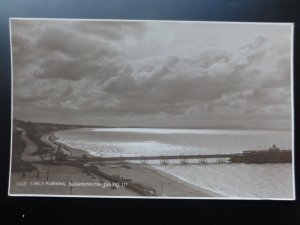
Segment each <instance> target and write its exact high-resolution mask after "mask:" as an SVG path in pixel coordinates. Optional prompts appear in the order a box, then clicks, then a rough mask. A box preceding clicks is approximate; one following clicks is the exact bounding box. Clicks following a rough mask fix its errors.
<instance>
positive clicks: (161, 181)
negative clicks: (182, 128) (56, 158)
mask: <svg viewBox="0 0 300 225" xmlns="http://www.w3.org/2000/svg"><path fill="white" fill-rule="evenodd" d="M50 135H52V136H54V137H55V138H57V137H56V136H55V134H54V133H52V134H50ZM51 139H52V138H50V137H49V138H48V140H51ZM62 145H63V146H64V148H65V150H67V151H68V152H69V153H70V156H73V157H74V156H75V157H80V156H82V155H86V156H87V157H96V156H94V155H92V154H90V153H89V152H88V151H86V150H83V149H78V148H74V147H70V146H68V145H66V144H62ZM122 165H123V164H119V163H108V164H107V166H105V167H106V168H104V167H103V166H98V170H100V171H101V172H104V173H107V174H109V175H114V173H115V170H114V169H112V168H111V167H120V168H121V167H122ZM127 165H128V166H130V167H131V168H132V169H131V170H130V172H129V170H127V173H125V174H123V175H124V177H123V178H125V179H131V180H132V181H134V182H135V183H140V184H141V185H143V186H146V187H151V188H154V189H155V190H158V192H159V195H161V196H164V197H221V195H220V194H218V193H216V192H213V191H211V190H207V189H204V188H201V187H199V186H196V185H193V184H191V183H188V182H186V181H184V180H182V179H180V178H178V177H176V176H174V175H171V174H169V173H166V172H164V171H162V170H159V169H157V168H155V167H153V166H152V165H151V164H149V165H141V164H135V163H128V164H127ZM108 168H109V169H108ZM123 171H124V169H123ZM133 171H134V172H133ZM123 173H124V172H123ZM147 179H148V180H151V183H149V182H148V181H147ZM161 186H163V189H164V193H163V194H162V193H161V192H162V191H161V190H160V189H162V188H161Z"/></svg>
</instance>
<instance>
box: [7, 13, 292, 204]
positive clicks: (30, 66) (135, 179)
mask: <svg viewBox="0 0 300 225" xmlns="http://www.w3.org/2000/svg"><path fill="white" fill-rule="evenodd" d="M293 29H294V25H293V23H263V22H213V21H212V22H208V21H205V22H204V21H179V20H178V21H164V20H108V19H106V20H104V19H59V18H57V19H47V18H10V47H11V73H12V74H11V76H12V78H11V96H12V105H11V156H10V174H9V188H8V194H9V196H37V197H63V198H66V197H86V198H143V199H146V198H150V199H218V200H222V199H224V200H226V199H232V200H239V199H243V200H261V199H264V200H295V177H294V170H295V169H294V126H293V123H294V121H293V120H294V113H293V110H294V102H293V42H294V40H293V36H294V34H293Z"/></svg>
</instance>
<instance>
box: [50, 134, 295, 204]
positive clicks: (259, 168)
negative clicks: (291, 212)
mask: <svg viewBox="0 0 300 225" xmlns="http://www.w3.org/2000/svg"><path fill="white" fill-rule="evenodd" d="M56 136H57V137H59V138H60V141H61V142H62V143H65V144H67V145H69V146H72V147H75V148H80V149H84V150H86V151H88V152H89V153H91V154H93V155H95V156H136V155H178V154H203V153H235V152H242V151H243V150H254V149H255V150H256V149H267V148H268V147H270V146H271V145H272V144H276V145H277V146H279V147H280V148H282V149H287V148H291V145H292V144H291V143H292V141H291V132H289V131H245V130H199V129H145V128H104V129H103V128H101V129H77V130H68V131H60V132H56ZM154 167H156V168H157V169H160V170H162V171H164V172H166V173H169V174H172V175H174V176H176V177H178V178H179V179H181V180H183V181H185V182H188V183H191V184H194V185H196V186H199V187H202V188H205V189H209V190H211V191H214V192H217V193H219V194H221V195H223V196H226V197H249V198H252V197H255V198H291V197H292V189H293V179H292V164H263V165H255V164H250V165H246V164H223V165H220V164H209V165H187V166H182V165H168V166H163V165H154Z"/></svg>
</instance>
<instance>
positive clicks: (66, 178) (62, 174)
mask: <svg viewBox="0 0 300 225" xmlns="http://www.w3.org/2000/svg"><path fill="white" fill-rule="evenodd" d="M42 140H43V141H44V142H46V143H48V144H49V145H52V146H53V145H54V144H55V143H53V142H52V140H55V137H54V138H53V137H49V136H48V137H47V136H44V137H43V138H42ZM64 147H65V149H66V150H67V151H68V152H69V153H70V156H73V157H82V155H83V154H85V155H86V156H88V157H93V156H92V155H91V154H89V153H87V152H86V151H84V150H81V149H76V148H72V147H69V146H65V145H64ZM88 164H90V165H95V166H97V168H98V170H99V171H101V172H103V173H105V174H108V175H119V176H121V177H122V178H124V179H128V180H131V182H133V183H138V184H141V185H143V186H144V187H148V188H152V189H154V190H155V192H156V196H160V197H217V196H218V195H217V194H216V193H213V192H210V191H208V190H205V189H201V188H200V187H197V186H194V185H192V184H189V183H186V182H184V181H182V180H180V179H178V178H177V177H175V176H172V175H170V174H167V173H165V172H163V171H160V170H158V169H156V168H154V167H152V166H151V165H141V164H127V165H126V166H124V165H122V164H118V163H115V164H114V163H107V164H99V163H88ZM34 165H35V166H36V167H37V168H38V171H39V172H37V171H33V172H31V173H27V174H26V177H23V175H22V174H21V173H13V174H12V176H11V193H15V194H18V193H19V194H21V193H22V194H50V195H52V194H53V195H70V194H72V195H98V196H139V194H137V193H135V192H133V191H131V190H128V189H126V188H124V187H122V188H113V189H112V188H99V187H75V188H70V186H68V185H67V184H69V182H71V181H72V182H80V183H95V182H100V180H101V182H107V183H109V181H108V180H105V179H99V177H98V176H97V175H95V174H89V175H87V174H85V173H84V171H83V170H82V169H79V168H75V167H72V166H67V165H50V166H47V165H41V164H37V163H36V164H34ZM126 167H127V168H126ZM48 168H49V169H48ZM47 170H49V172H48V181H54V182H64V183H65V185H61V186H48V185H47V186H45V185H44V184H43V185H40V186H39V185H33V184H34V183H33V182H37V184H38V182H45V181H47ZM22 182H24V183H26V185H22ZM47 184H48V183H47ZM71 189H72V190H71Z"/></svg>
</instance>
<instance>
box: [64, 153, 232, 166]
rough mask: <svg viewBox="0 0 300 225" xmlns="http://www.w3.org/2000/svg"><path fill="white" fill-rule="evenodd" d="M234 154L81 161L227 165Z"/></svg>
mask: <svg viewBox="0 0 300 225" xmlns="http://www.w3.org/2000/svg"><path fill="white" fill-rule="evenodd" d="M233 155H234V154H210V155H208V154H206V155H201V154H199V155H160V156H145V155H142V156H121V157H88V158H80V160H81V161H99V162H118V163H121V164H126V163H128V162H129V161H139V162H140V164H143V165H145V164H148V163H149V161H154V160H156V161H159V162H160V164H161V165H169V164H170V160H178V161H179V164H181V165H188V164H189V163H191V162H190V161H189V160H192V159H194V160H195V159H196V160H198V163H199V164H207V163H208V159H215V161H216V162H217V163H225V162H228V160H229V159H230V158H231V157H233ZM68 159H69V160H78V159H79V158H78V157H69V158H68Z"/></svg>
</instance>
